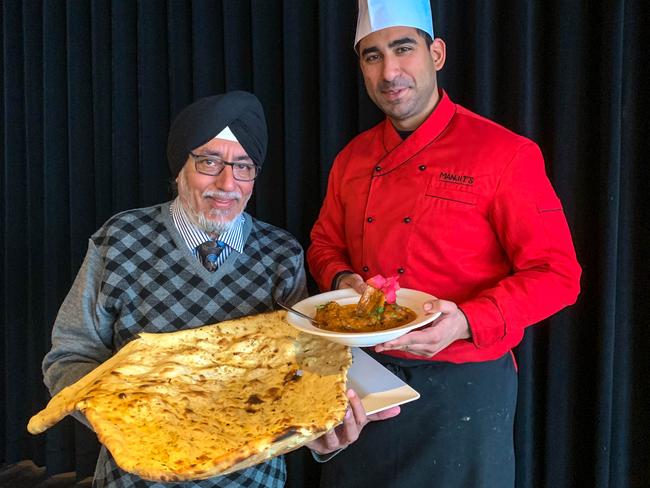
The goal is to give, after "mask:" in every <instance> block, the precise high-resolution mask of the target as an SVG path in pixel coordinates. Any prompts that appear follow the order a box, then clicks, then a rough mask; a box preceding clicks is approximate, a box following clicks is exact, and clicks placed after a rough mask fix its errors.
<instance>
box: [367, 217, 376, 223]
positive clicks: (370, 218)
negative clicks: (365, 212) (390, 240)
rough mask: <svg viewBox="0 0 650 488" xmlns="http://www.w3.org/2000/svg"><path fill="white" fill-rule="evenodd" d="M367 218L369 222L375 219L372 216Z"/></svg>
mask: <svg viewBox="0 0 650 488" xmlns="http://www.w3.org/2000/svg"><path fill="white" fill-rule="evenodd" d="M366 220H367V221H368V222H372V221H373V220H375V219H373V218H372V217H368V218H367V219H366Z"/></svg>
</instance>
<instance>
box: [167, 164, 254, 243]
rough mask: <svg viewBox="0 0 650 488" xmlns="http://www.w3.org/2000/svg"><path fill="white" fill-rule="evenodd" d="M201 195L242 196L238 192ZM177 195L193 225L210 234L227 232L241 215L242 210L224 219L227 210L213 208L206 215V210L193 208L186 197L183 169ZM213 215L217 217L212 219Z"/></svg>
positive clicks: (185, 180) (187, 194)
mask: <svg viewBox="0 0 650 488" xmlns="http://www.w3.org/2000/svg"><path fill="white" fill-rule="evenodd" d="M203 195H204V196H208V195H211V196H216V197H220V198H239V199H241V198H242V195H241V193H239V192H205V193H204V194H203ZM178 196H179V199H178V203H179V204H180V205H181V207H182V209H183V211H184V212H185V215H187V216H188V218H189V219H190V220H191V221H192V223H193V224H194V225H196V226H197V227H198V228H199V229H201V230H202V231H204V232H206V233H207V234H210V235H214V236H219V235H221V234H224V233H225V232H228V231H229V230H230V229H231V228H232V226H233V225H234V223H235V222H237V220H238V219H240V218H241V215H242V213H243V211H242V212H239V213H238V214H237V215H235V216H234V217H232V218H231V219H228V220H226V219H225V218H224V217H225V216H227V215H228V211H227V210H221V209H219V208H215V209H212V210H210V211H209V212H207V215H206V212H202V211H200V210H198V209H196V208H194V206H193V205H192V204H191V203H190V199H189V198H188V196H189V190H188V189H187V177H186V176H185V174H184V171H181V174H180V178H179V181H178ZM249 198H250V195H249V196H248V198H247V199H246V202H244V206H243V207H242V208H246V203H248V199H249ZM209 217H211V218H209ZM214 217H217V219H214ZM219 217H221V218H219Z"/></svg>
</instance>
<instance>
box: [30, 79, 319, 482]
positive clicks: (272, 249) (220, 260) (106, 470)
mask: <svg viewBox="0 0 650 488" xmlns="http://www.w3.org/2000/svg"><path fill="white" fill-rule="evenodd" d="M266 144H267V132H266V122H265V119H264V113H263V111H262V107H261V105H260V103H259V101H258V100H257V98H256V97H255V96H254V95H252V94H250V93H246V92H230V93H226V94H223V95H218V96H213V97H208V98H203V99H201V100H198V101H197V102H195V103H193V104H192V105H190V106H188V107H187V108H185V109H184V110H183V111H182V112H181V113H180V114H179V115H178V117H177V118H176V119H175V121H174V123H173V125H172V127H171V130H170V133H169V142H168V148H167V155H168V160H169V167H170V170H171V173H172V175H173V176H174V178H175V180H176V183H177V185H178V196H177V198H175V199H174V200H172V201H171V202H165V203H161V204H159V205H155V206H153V207H148V208H140V209H135V210H128V211H125V212H122V213H119V214H117V215H115V216H114V217H112V218H111V219H109V220H108V222H106V223H105V224H104V225H103V226H102V227H101V228H100V229H99V230H98V231H97V232H96V233H95V234H93V236H92V237H91V238H90V241H89V243H88V251H87V254H86V257H85V259H84V262H83V264H82V266H81V269H80V270H79V273H78V275H77V278H76V280H75V282H74V284H73V286H72V289H71V290H70V292H69V293H68V295H67V297H66V299H65V301H64V303H63V305H62V306H61V309H60V311H59V314H58V316H57V318H56V322H55V324H54V329H53V331H52V349H51V351H50V352H49V353H48V354H47V356H46V357H45V359H44V361H43V372H44V375H45V383H46V385H47V386H48V388H49V389H50V392H51V393H52V394H55V393H57V392H58V391H60V390H61V389H62V388H64V387H65V386H67V385H70V384H71V383H73V382H75V381H76V380H78V379H79V378H80V377H82V376H83V375H85V374H86V373H88V372H89V371H91V370H92V369H93V368H95V367H96V366H97V365H99V364H100V363H101V362H103V361H105V360H106V359H108V358H109V357H110V356H111V355H112V354H114V353H115V352H116V351H117V350H118V349H120V348H121V347H122V346H123V345H124V344H125V343H126V342H128V341H129V340H130V339H131V338H133V337H134V336H135V335H136V334H138V333H140V332H143V331H146V332H170V331H176V330H180V329H186V328H192V327H197V326H200V325H203V324H209V323H215V322H219V321H222V320H227V319H234V318H237V317H241V316H244V315H248V314H255V313H259V312H265V311H268V310H272V309H273V303H274V300H281V301H283V302H286V303H290V304H291V303H294V302H296V301H298V300H299V299H301V298H303V297H304V296H305V295H306V290H305V273H304V269H303V252H302V249H301V247H300V245H299V244H298V243H297V242H296V240H295V239H294V238H293V237H292V236H291V235H290V234H288V233H287V232H286V231H284V230H281V229H278V228H277V227H274V226H272V225H270V224H267V223H264V222H261V221H259V220H257V219H254V218H252V217H251V216H250V215H248V214H246V213H245V212H244V209H245V207H246V203H247V202H248V199H249V198H250V196H251V193H252V191H253V186H254V183H255V178H256V176H257V175H258V173H259V170H260V167H261V165H262V162H263V160H264V156H265V153H266ZM78 418H79V419H80V420H81V421H84V419H83V418H82V417H81V416H79V417H78ZM142 442H147V440H146V439H142ZM285 478H286V470H285V465H284V461H283V459H282V458H275V459H272V460H270V461H268V462H266V463H262V464H259V465H257V466H254V467H251V468H248V469H245V470H242V471H239V472H236V473H233V474H230V475H227V476H224V477H217V478H212V479H210V480H204V481H201V482H197V483H196V484H195V483H187V484H176V485H173V486H188V487H189V486H191V487H196V486H200V487H202V488H206V487H223V486H228V487H238V486H242V487H243V486H246V487H280V486H284V481H285ZM93 486H96V487H99V488H101V487H146V486H162V485H160V484H155V483H150V482H146V481H144V480H141V479H140V478H138V477H137V476H134V475H132V474H129V473H126V472H124V471H122V470H121V469H120V468H118V467H117V465H116V464H115V462H114V460H113V458H112V457H111V455H110V453H108V452H107V450H106V449H105V448H102V450H101V452H100V456H99V460H98V463H97V468H96V472H95V482H94V485H93ZM165 486H172V485H165Z"/></svg>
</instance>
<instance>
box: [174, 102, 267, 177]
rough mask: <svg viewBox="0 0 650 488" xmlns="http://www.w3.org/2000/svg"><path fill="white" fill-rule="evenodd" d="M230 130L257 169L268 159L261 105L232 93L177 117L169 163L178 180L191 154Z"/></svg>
mask: <svg viewBox="0 0 650 488" xmlns="http://www.w3.org/2000/svg"><path fill="white" fill-rule="evenodd" d="M226 126H227V127H230V130H231V131H232V132H233V134H235V137H237V140H238V141H239V143H240V144H241V145H242V146H243V148H244V150H245V151H246V154H248V156H249V157H250V158H251V159H252V160H253V162H254V163H255V164H257V165H258V166H261V165H262V162H263V161H264V157H265V156H266V143H267V140H268V135H267V133H266V119H265V118H264V110H263V109H262V104H261V103H260V101H259V100H258V99H257V97H256V96H255V95H253V94H252V93H248V92H245V91H231V92H228V93H224V94H222V95H214V96H211V97H206V98H201V99H199V100H197V101H196V102H194V103H192V104H191V105H188V106H187V107H185V108H184V109H183V110H182V111H181V113H179V114H178V116H177V117H176V119H174V122H173V123H172V126H171V129H169V138H168V139H167V160H168V161H169V169H170V170H171V173H172V176H173V177H174V178H176V176H178V173H179V172H180V170H181V169H182V168H183V166H184V165H185V161H187V157H188V156H189V154H190V151H192V150H194V149H196V148H197V147H200V146H202V145H203V144H205V143H206V142H208V141H209V140H210V139H213V138H214V137H215V136H216V135H217V134H219V132H221V131H222V130H223V129H225V128H226Z"/></svg>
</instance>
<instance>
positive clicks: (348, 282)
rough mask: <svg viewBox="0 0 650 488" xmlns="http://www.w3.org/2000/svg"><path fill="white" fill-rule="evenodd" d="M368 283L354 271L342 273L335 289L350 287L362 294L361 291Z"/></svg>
mask: <svg viewBox="0 0 650 488" xmlns="http://www.w3.org/2000/svg"><path fill="white" fill-rule="evenodd" d="M367 286H368V285H366V282H365V281H363V278H362V277H361V276H359V275H358V274H356V273H348V274H344V275H342V276H341V277H340V278H339V281H338V283H337V286H336V289H337V290H341V289H343V288H352V289H353V290H355V291H356V292H357V293H359V294H360V295H363V291H364V290H365V289H366V287H367Z"/></svg>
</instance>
